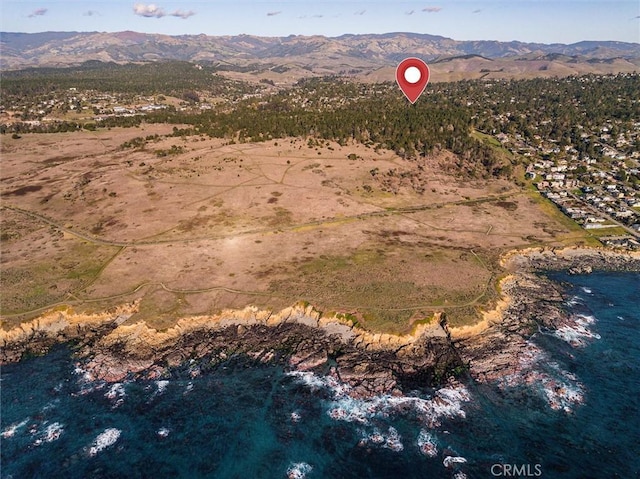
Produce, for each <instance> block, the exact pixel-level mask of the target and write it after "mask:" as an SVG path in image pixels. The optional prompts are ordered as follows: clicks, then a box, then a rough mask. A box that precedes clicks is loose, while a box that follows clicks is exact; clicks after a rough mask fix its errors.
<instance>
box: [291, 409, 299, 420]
mask: <svg viewBox="0 0 640 479" xmlns="http://www.w3.org/2000/svg"><path fill="white" fill-rule="evenodd" d="M301 418H302V416H300V413H299V412H298V411H293V412H292V413H291V421H292V422H299V421H300V419H301Z"/></svg>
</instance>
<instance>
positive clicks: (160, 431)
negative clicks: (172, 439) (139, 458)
mask: <svg viewBox="0 0 640 479" xmlns="http://www.w3.org/2000/svg"><path fill="white" fill-rule="evenodd" d="M170 432H171V430H170V429H169V428H166V427H161V428H160V429H158V431H157V432H156V434H157V435H158V436H160V437H167V436H168V435H169V433H170Z"/></svg>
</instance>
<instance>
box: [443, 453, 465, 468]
mask: <svg viewBox="0 0 640 479" xmlns="http://www.w3.org/2000/svg"><path fill="white" fill-rule="evenodd" d="M466 462H467V460H466V459H465V458H464V457H462V456H447V457H445V458H444V461H442V464H444V467H446V468H447V469H449V468H450V467H453V465H454V464H465V463H466Z"/></svg>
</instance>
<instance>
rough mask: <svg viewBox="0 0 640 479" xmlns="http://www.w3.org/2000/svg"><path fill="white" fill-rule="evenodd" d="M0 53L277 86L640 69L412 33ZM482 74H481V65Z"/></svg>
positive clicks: (65, 40)
mask: <svg viewBox="0 0 640 479" xmlns="http://www.w3.org/2000/svg"><path fill="white" fill-rule="evenodd" d="M0 49H1V51H2V56H1V58H0V68H2V69H3V70H15V69H21V68H26V67H38V66H48V67H62V66H70V65H79V64H82V63H84V62H86V61H91V60H98V61H101V62H116V63H130V62H151V61H163V60H182V61H189V62H199V63H206V64H213V65H218V66H220V67H221V68H223V69H225V70H227V71H229V72H238V73H247V72H248V71H251V72H254V73H256V72H257V73H260V72H271V73H273V74H274V75H275V74H280V75H281V76H282V78H278V80H282V81H283V82H287V81H291V80H292V79H295V78H299V77H301V76H305V75H307V76H308V75H312V74H313V75H326V74H332V73H339V74H353V75H360V76H362V75H371V74H374V73H375V72H376V71H379V70H380V69H385V68H387V67H392V66H394V65H396V64H397V62H398V61H399V60H401V59H402V58H404V57H406V56H410V55H415V56H419V57H421V58H424V59H425V60H427V61H437V62H440V63H442V62H444V63H443V65H444V64H449V65H453V69H452V70H451V72H455V70H456V68H457V67H455V65H456V64H457V63H459V62H460V61H463V62H464V61H466V62H472V63H473V64H476V63H477V64H480V63H486V62H488V61H490V60H497V59H500V60H503V61H509V62H510V61H511V60H515V59H519V60H520V62H523V61H525V62H526V61H535V62H537V63H536V66H535V68H534V69H535V70H536V71H549V67H550V66H551V71H556V70H557V71H563V72H568V73H569V74H572V73H580V72H581V71H582V70H581V69H580V68H578V67H576V66H575V65H576V64H580V65H585V69H584V70H585V72H592V71H595V72H597V71H600V70H598V69H597V68H596V65H605V66H607V68H604V66H603V67H601V70H602V72H604V73H607V72H611V71H633V70H634V69H638V65H639V64H640V44H638V43H623V42H611V41H608V42H597V41H583V42H579V43H574V44H571V45H564V44H549V45H548V44H542V43H523V42H516V41H513V42H498V41H456V40H453V39H450V38H445V37H441V36H436V35H427V34H418V33H386V34H367V35H342V36H339V37H324V36H320V35H314V36H298V35H291V36H288V37H258V36H253V35H238V36H208V35H179V36H170V35H160V34H146V33H138V32H131V31H125V32H117V33H100V32H84V33H80V32H43V33H32V34H28V33H0ZM449 60H451V61H449ZM454 60H455V61H454ZM594 60H598V61H599V62H597V61H594ZM541 61H548V62H552V63H553V62H556V63H558V62H559V63H562V64H563V65H565V64H567V65H572V66H570V67H567V68H565V67H564V66H563V67H562V68H559V69H558V68H555V67H554V65H546V66H545V65H543V64H541V63H540V62H541ZM607 61H608V63H607ZM589 62H590V63H589ZM498 63H500V66H498V65H496V67H497V68H491V70H494V69H495V70H501V69H502V71H508V70H509V68H508V67H505V66H504V65H503V64H502V63H503V62H498ZM587 67H588V68H587ZM464 70H465V71H468V70H469V68H465V69H464ZM471 70H473V68H471ZM484 70H487V68H486V65H485V68H484ZM527 70H528V69H527V68H524V70H523V67H522V64H520V65H519V67H518V72H522V71H525V72H526V71H527ZM274 72H275V73H274ZM305 72H306V73H305ZM263 76H264V77H267V76H268V75H263Z"/></svg>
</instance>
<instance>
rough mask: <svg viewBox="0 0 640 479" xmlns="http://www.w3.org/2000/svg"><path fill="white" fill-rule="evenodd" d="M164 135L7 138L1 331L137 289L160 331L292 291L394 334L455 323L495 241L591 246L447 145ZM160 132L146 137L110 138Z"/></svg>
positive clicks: (473, 298)
mask: <svg viewBox="0 0 640 479" xmlns="http://www.w3.org/2000/svg"><path fill="white" fill-rule="evenodd" d="M170 133H171V128H170V127H169V126H168V125H152V126H150V125H143V126H142V127H141V128H131V129H112V130H108V131H98V132H89V131H82V132H75V133H63V134H40V135H36V134H25V135H22V138H20V139H12V138H3V142H2V145H1V151H0V153H2V156H3V175H4V177H3V182H2V184H1V186H0V194H1V195H2V206H3V208H2V219H3V223H4V228H3V234H2V238H1V240H2V245H1V246H2V252H3V254H2V256H1V257H0V260H1V262H2V270H3V274H2V277H1V279H0V281H1V284H0V286H1V287H2V289H3V293H4V294H3V302H2V311H1V313H2V321H3V325H4V326H5V327H8V325H11V324H15V323H16V322H18V321H20V320H22V319H25V318H29V317H33V316H35V315H37V314H39V313H40V312H41V311H42V309H43V308H47V307H56V306H58V305H59V304H61V303H64V304H69V305H71V306H73V307H74V308H75V309H78V310H89V311H92V310H98V309H100V308H103V309H104V308H107V307H109V306H112V305H115V304H119V303H122V302H125V301H132V300H134V299H139V300H140V301H141V302H140V305H141V306H140V312H139V313H138V314H137V315H136V316H134V317H133V318H132V319H131V320H130V321H136V320H140V319H142V320H145V321H147V322H148V323H149V324H151V325H153V326H155V327H158V328H167V327H169V326H170V325H171V324H172V323H173V322H175V320H176V319H177V318H179V317H183V316H189V315H195V314H208V313H213V312H217V311H220V310H223V309H226V308H243V307H245V306H247V305H250V304H251V305H256V306H258V307H261V308H271V309H280V308H284V307H286V306H289V305H291V304H294V303H296V302H297V301H300V300H306V301H309V302H310V303H311V304H314V305H315V306H317V307H318V308H319V309H321V310H323V311H337V312H341V313H344V314H352V315H354V317H357V318H358V321H359V323H360V324H361V325H362V326H363V327H366V328H368V329H371V330H380V331H393V332H406V331H408V330H409V329H410V328H411V324H412V323H414V322H415V321H419V320H421V319H424V318H430V317H431V316H432V315H433V314H434V312H442V311H444V312H445V313H446V315H447V317H448V318H449V321H450V322H451V323H452V324H453V325H461V324H469V323H473V322H474V321H476V320H477V318H478V311H479V310H480V309H482V308H486V307H488V306H490V305H491V304H492V302H493V301H495V297H496V292H495V284H494V283H495V280H496V278H497V277H498V276H499V275H500V274H502V271H501V270H500V268H499V266H498V258H499V256H500V254H502V253H503V252H505V251H508V250H511V249H514V248H521V247H526V246H536V245H551V246H561V245H566V244H570V243H576V242H579V243H580V242H581V243H584V244H590V245H594V244H597V240H596V239H595V237H594V236H593V235H592V234H589V233H586V232H585V231H584V230H583V229H582V228H580V227H579V226H578V225H577V224H575V223H574V222H573V221H572V220H570V219H568V218H567V217H565V216H564V215H563V214H562V213H561V212H560V211H558V209H557V208H556V207H555V206H554V205H553V204H551V203H550V202H549V201H547V200H546V199H544V198H542V197H540V195H539V194H538V193H537V192H535V191H532V190H530V189H526V188H520V187H517V186H515V185H514V184H513V183H511V182H509V181H507V180H462V179H460V178H456V177H454V176H451V175H450V174H447V173H445V172H444V171H445V170H444V169H443V168H442V167H441V164H442V162H446V161H450V158H448V157H446V154H444V156H442V157H440V156H434V157H430V158H425V159H420V160H419V161H408V160H404V159H402V158H400V157H398V156H396V155H395V154H393V153H392V152H389V151H384V150H379V151H374V150H372V149H370V148H367V147H365V146H363V145H356V144H351V145H345V146H340V145H338V144H334V143H330V142H327V143H324V144H323V146H318V147H316V148H311V149H310V148H308V146H307V139H304V138H299V139H297V138H290V139H286V140H282V139H280V140H278V141H269V142H264V143H259V144H258V143H245V144H228V142H225V141H224V140H218V139H210V138H207V137H204V136H198V135H194V136H191V137H183V138H176V137H171V136H166V135H168V134H170ZM156 134H157V135H159V137H158V138H156V139H154V141H153V144H152V145H150V146H149V147H148V148H137V149H136V148H123V147H122V145H123V144H125V143H128V144H135V143H136V142H138V143H140V140H136V138H143V139H144V137H147V136H152V135H156ZM476 135H477V137H478V138H480V139H481V140H482V141H485V142H490V143H491V144H492V146H494V147H496V148H502V147H501V146H500V145H499V144H496V143H495V140H493V139H491V138H490V137H485V136H482V134H480V133H476ZM156 151H171V152H172V153H171V154H169V155H158V154H156V153H155V152H156ZM318 153H320V154H318ZM354 158H355V159H354ZM372 171H375V174H372V173H371V172H372Z"/></svg>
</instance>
